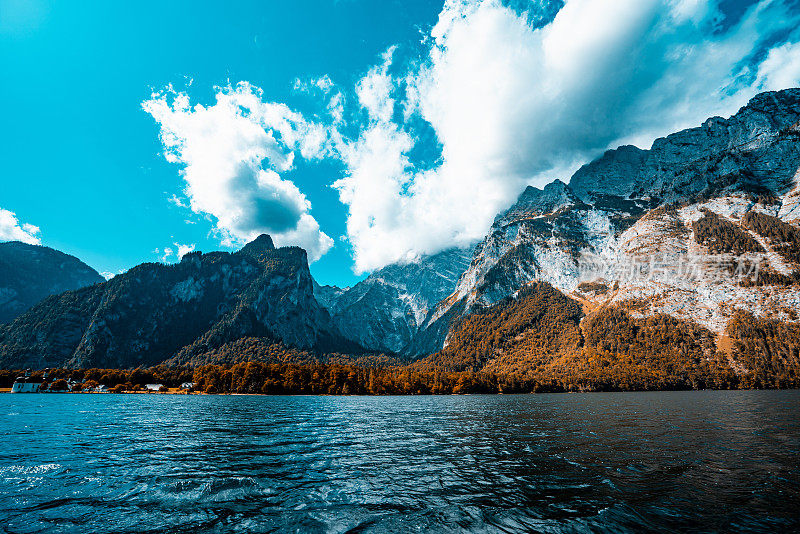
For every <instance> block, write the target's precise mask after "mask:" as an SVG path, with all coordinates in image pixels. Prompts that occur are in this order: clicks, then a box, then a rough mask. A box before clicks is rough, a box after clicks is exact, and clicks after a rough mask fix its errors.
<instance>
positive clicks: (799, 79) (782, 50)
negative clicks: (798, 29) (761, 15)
mask: <svg viewBox="0 0 800 534" xmlns="http://www.w3.org/2000/svg"><path fill="white" fill-rule="evenodd" d="M757 83H758V87H759V88H760V89H763V90H765V91H774V90H778V89H785V88H786V87H796V86H798V85H800V42H796V43H785V44H783V45H781V46H777V47H775V48H773V49H772V50H770V51H769V54H768V55H767V59H765V60H764V61H763V62H762V63H761V65H759V67H758V82H757Z"/></svg>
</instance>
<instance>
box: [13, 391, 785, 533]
mask: <svg viewBox="0 0 800 534" xmlns="http://www.w3.org/2000/svg"><path fill="white" fill-rule="evenodd" d="M0 429H1V430H2V439H0V530H4V531H6V532H15V533H16V532H268V531H275V532H405V531H417V532H431V531H445V532H451V531H480V532H483V531H488V532H519V531H523V532H527V531H543V532H562V531H563V532H580V531H592V532H596V531H603V530H606V531H613V532H618V531H624V530H630V531H641V530H655V531H690V530H698V531H709V530H716V531H731V530H736V531H743V530H752V531H781V532H785V531H790V530H796V529H798V528H800V467H798V465H800V391H775V392H763V391H761V392H758V391H734V392H674V393H608V394H583V395H578V394H571V395H570V394H564V395H520V396H453V397H449V396H448V397H247V396H193V397H184V396H170V395H10V394H3V395H0Z"/></svg>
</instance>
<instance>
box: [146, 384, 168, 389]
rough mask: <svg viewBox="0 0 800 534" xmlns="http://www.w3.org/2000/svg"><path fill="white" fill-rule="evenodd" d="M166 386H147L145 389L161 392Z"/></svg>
mask: <svg viewBox="0 0 800 534" xmlns="http://www.w3.org/2000/svg"><path fill="white" fill-rule="evenodd" d="M162 387H164V384H146V385H145V386H144V388H145V389H146V390H147V391H160V390H161V388H162Z"/></svg>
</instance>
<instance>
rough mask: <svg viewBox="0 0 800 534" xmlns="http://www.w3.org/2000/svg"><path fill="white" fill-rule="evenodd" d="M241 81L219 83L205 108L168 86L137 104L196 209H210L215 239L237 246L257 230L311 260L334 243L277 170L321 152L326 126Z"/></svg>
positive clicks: (290, 167)
mask: <svg viewBox="0 0 800 534" xmlns="http://www.w3.org/2000/svg"><path fill="white" fill-rule="evenodd" d="M261 97H262V95H261V91H260V90H259V89H257V88H255V87H253V86H251V85H249V84H247V83H240V84H239V85H237V86H236V87H225V88H220V89H218V91H217V95H216V102H215V104H214V105H211V106H207V107H206V106H202V105H200V104H197V105H195V106H192V105H191V104H190V101H189V97H188V96H187V95H186V94H184V93H179V92H175V91H173V90H172V89H171V88H170V89H169V90H168V91H166V92H163V93H157V94H154V95H153V96H152V98H151V99H150V100H147V101H146V102H144V103H143V104H142V107H143V108H144V110H145V111H146V112H147V113H149V114H150V115H152V116H153V118H155V120H156V121H157V122H158V123H159V125H160V126H161V141H162V144H163V146H164V149H165V157H166V158H167V160H168V161H170V162H173V163H177V164H180V165H182V166H183V169H182V171H181V174H182V176H183V178H184V180H185V182H186V188H185V190H184V191H183V193H184V195H185V196H186V198H187V199H188V201H189V206H190V208H191V209H192V211H194V212H195V213H203V214H207V215H210V216H211V217H212V218H213V220H214V222H215V224H216V226H215V229H216V231H217V233H218V234H219V236H220V238H221V240H222V242H223V243H224V244H226V245H229V246H238V245H241V244H243V243H244V242H246V241H249V240H251V239H253V238H255V237H256V236H258V235H259V234H261V233H269V234H270V235H271V236H272V238H273V240H274V241H275V243H276V244H278V245H279V246H282V245H299V246H302V247H303V248H305V249H306V250H307V251H308V255H309V259H310V261H315V260H317V259H318V258H319V257H320V256H322V255H323V254H324V253H325V252H327V250H328V249H330V247H331V246H332V245H333V240H332V239H331V238H330V237H328V236H327V235H325V233H323V232H322V231H321V230H320V228H319V224H318V223H317V221H316V220H315V219H314V217H313V216H312V215H311V203H310V202H309V201H308V200H307V199H306V197H305V195H303V193H302V192H300V190H299V189H298V188H297V186H295V184H294V183H292V182H291V181H289V180H286V179H284V178H281V176H280V174H279V173H282V172H286V171H288V170H290V169H292V167H293V161H294V157H295V154H299V155H300V156H302V157H303V158H306V159H311V158H319V157H322V156H324V155H326V154H327V150H328V147H327V141H328V131H327V130H326V128H324V127H322V126H319V125H315V124H313V123H309V122H306V121H305V120H304V119H303V117H302V116H301V115H300V114H298V113H295V112H293V111H291V110H290V109H289V108H288V107H287V106H285V105H283V104H274V103H266V102H263V101H262V98H261Z"/></svg>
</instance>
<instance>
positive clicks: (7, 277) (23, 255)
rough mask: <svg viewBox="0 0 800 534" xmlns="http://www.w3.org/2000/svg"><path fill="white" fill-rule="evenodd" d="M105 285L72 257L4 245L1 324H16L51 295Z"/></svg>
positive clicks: (0, 262) (0, 253)
mask: <svg viewBox="0 0 800 534" xmlns="http://www.w3.org/2000/svg"><path fill="white" fill-rule="evenodd" d="M103 281H104V278H103V277H102V276H100V275H99V274H98V273H97V271H95V270H94V269H92V268H91V267H89V266H88V265H86V264H85V263H83V262H82V261H81V260H79V259H78V258H76V257H74V256H70V255H69V254H64V253H63V252H59V251H58V250H55V249H52V248H49V247H42V246H39V245H28V244H27V243H20V242H19V241H8V242H5V243H0V323H6V322H9V321H12V320H13V319H14V318H16V317H17V316H19V315H20V314H21V313H22V312H24V311H25V310H27V309H28V308H30V307H31V306H33V305H34V304H36V303H37V302H39V301H40V300H42V299H43V298H45V297H46V296H48V295H55V294H57V293H62V292H64V291H68V290H70V289H78V288H80V287H84V286H90V285H92V284H97V283H100V282H103Z"/></svg>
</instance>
